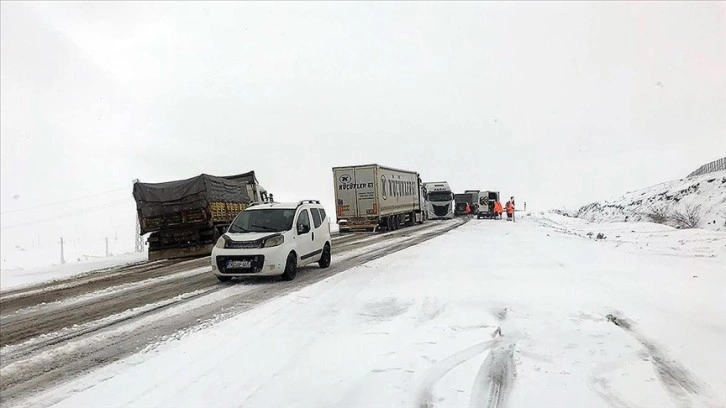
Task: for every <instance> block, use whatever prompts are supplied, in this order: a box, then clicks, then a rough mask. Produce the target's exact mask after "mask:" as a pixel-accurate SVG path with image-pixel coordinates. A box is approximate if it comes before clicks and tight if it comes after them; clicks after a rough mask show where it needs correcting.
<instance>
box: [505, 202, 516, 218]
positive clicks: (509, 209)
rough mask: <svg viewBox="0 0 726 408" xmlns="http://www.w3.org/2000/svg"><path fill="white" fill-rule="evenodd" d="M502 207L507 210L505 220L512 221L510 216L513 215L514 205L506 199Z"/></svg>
mask: <svg viewBox="0 0 726 408" xmlns="http://www.w3.org/2000/svg"><path fill="white" fill-rule="evenodd" d="M504 207H505V209H506V210H507V221H512V216H513V215H514V206H513V205H512V202H511V201H507V204H506V205H505V206H504Z"/></svg>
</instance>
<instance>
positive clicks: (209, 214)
mask: <svg viewBox="0 0 726 408" xmlns="http://www.w3.org/2000/svg"><path fill="white" fill-rule="evenodd" d="M133 196H134V200H135V201H136V212H137V217H138V221H139V227H140V229H139V233H140V235H145V234H149V237H148V239H147V243H148V247H149V260H156V259H169V258H180V257H190V256H204V255H209V254H211V253H212V247H213V246H214V244H215V243H216V242H217V240H218V239H219V237H220V236H221V235H222V234H223V233H224V232H225V230H226V229H227V227H229V224H230V223H231V222H232V220H233V219H234V217H236V216H237V214H239V213H240V212H241V211H242V210H244V209H245V208H247V207H248V206H249V205H250V204H252V203H255V202H267V201H270V200H271V199H272V195H271V194H270V195H268V194H267V191H266V190H265V189H264V188H263V187H262V186H260V185H259V183H258V182H257V178H256V177H255V172H254V171H251V172H249V173H244V174H238V175H233V176H226V177H217V176H212V175H209V174H200V175H199V176H196V177H192V178H189V179H185V180H176V181H169V182H165V183H142V182H139V181H138V180H137V181H135V182H134V187H133Z"/></svg>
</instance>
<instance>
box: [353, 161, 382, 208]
mask: <svg viewBox="0 0 726 408" xmlns="http://www.w3.org/2000/svg"><path fill="white" fill-rule="evenodd" d="M375 183H376V168H375V167H373V166H371V167H356V168H355V192H356V208H357V209H358V217H372V216H375V215H377V214H378V208H377V203H376V191H375V188H376V184H375Z"/></svg>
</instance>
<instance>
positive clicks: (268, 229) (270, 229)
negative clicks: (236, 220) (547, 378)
mask: <svg viewBox="0 0 726 408" xmlns="http://www.w3.org/2000/svg"><path fill="white" fill-rule="evenodd" d="M250 227H255V228H263V229H266V230H267V231H272V232H277V228H272V227H268V226H266V225H257V224H252V225H250Z"/></svg>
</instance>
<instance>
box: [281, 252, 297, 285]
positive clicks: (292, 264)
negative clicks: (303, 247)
mask: <svg viewBox="0 0 726 408" xmlns="http://www.w3.org/2000/svg"><path fill="white" fill-rule="evenodd" d="M296 276H297V255H295V253H294V252H290V254H289V255H288V256H287V262H286V263H285V272H284V273H283V274H282V280H286V281H291V280H293V279H295V277H296Z"/></svg>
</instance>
